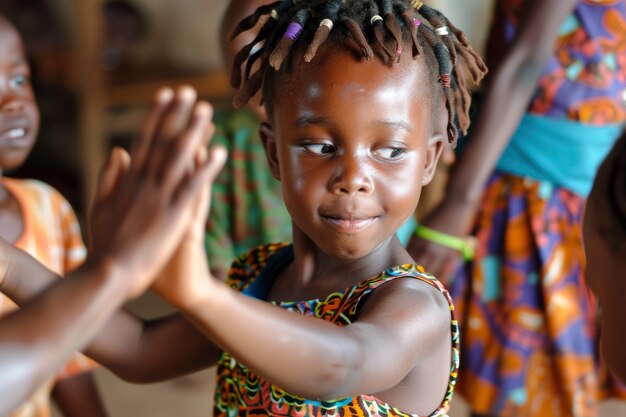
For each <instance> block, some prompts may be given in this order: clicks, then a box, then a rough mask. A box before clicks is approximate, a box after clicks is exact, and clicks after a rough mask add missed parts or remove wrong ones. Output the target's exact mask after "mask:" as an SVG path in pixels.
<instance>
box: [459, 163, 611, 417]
mask: <svg viewBox="0 0 626 417" xmlns="http://www.w3.org/2000/svg"><path fill="white" fill-rule="evenodd" d="M583 207H584V200H583V199H582V198H581V197H580V196H578V195H577V194H574V193H572V192H571V191H568V190H566V189H564V188H561V187H554V186H552V185H551V184H549V183H542V182H539V181H532V180H530V179H527V178H526V179H525V178H520V177H517V176H514V175H504V174H495V175H494V176H493V177H492V178H491V179H490V181H489V183H488V184H487V187H486V191H485V195H484V196H483V201H482V205H481V210H480V212H479V215H478V218H477V219H476V223H475V230H474V234H475V235H476V237H477V238H478V241H479V245H478V251H477V253H476V258H475V260H474V262H473V263H471V264H468V265H467V266H466V268H465V269H464V270H462V271H460V273H459V275H458V276H457V278H456V282H455V284H454V285H453V287H452V288H451V292H452V296H453V299H454V303H455V306H456V308H457V311H458V315H459V324H460V328H461V331H462V333H463V344H462V349H463V352H464V356H463V366H462V367H461V369H460V373H459V380H458V385H457V391H458V393H459V394H460V395H461V396H463V398H465V399H467V400H468V401H469V403H470V404H471V406H472V410H473V411H474V412H476V413H478V414H484V415H494V416H500V417H519V416H524V417H596V416H597V414H598V401H599V400H600V399H602V398H603V397H605V396H615V395H618V394H622V393H621V392H620V391H619V389H620V387H617V386H613V385H612V384H613V381H612V380H611V379H610V378H608V376H607V374H606V372H605V370H604V369H603V368H602V366H601V363H600V358H599V355H598V345H597V340H598V334H597V333H598V329H597V325H596V314H597V306H596V303H595V301H594V299H593V297H592V296H591V292H590V291H589V290H588V288H587V286H586V284H585V282H584V276H583V272H584V268H585V257H584V251H583V246H582V244H581V239H582V237H581V227H580V225H581V219H582V215H583Z"/></svg>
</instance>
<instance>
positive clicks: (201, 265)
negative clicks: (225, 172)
mask: <svg viewBox="0 0 626 417" xmlns="http://www.w3.org/2000/svg"><path fill="white" fill-rule="evenodd" d="M211 152H224V151H223V150H222V149H213V150H212V151H211ZM206 157H207V153H206V152H202V151H201V152H199V153H198V155H197V158H198V159H199V160H203V159H204V158H206ZM211 186H212V184H211ZM210 196H211V187H207V188H206V189H204V190H202V192H201V193H200V194H199V195H198V198H197V200H196V206H195V210H194V215H193V220H192V222H191V225H190V227H189V229H188V231H187V233H186V235H185V236H184V237H183V240H182V241H181V243H180V245H179V246H178V249H177V250H176V252H175V253H174V256H172V259H170V261H169V262H168V264H167V265H166V266H165V268H164V269H163V271H161V274H159V277H158V278H157V279H156V280H155V282H154V284H153V285H152V289H153V290H154V291H155V292H156V293H157V294H159V295H160V296H161V297H163V298H164V299H165V300H166V301H168V302H169V303H170V304H172V305H173V306H176V307H178V308H181V309H184V308H185V306H186V305H189V304H190V303H194V299H195V297H201V294H202V293H203V291H210V289H208V287H207V285H210V284H211V280H212V277H211V273H210V270H209V265H208V259H207V256H206V251H205V248H204V236H205V225H206V221H207V217H208V214H209V204H210V201H211V198H210Z"/></svg>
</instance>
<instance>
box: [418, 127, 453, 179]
mask: <svg viewBox="0 0 626 417" xmlns="http://www.w3.org/2000/svg"><path fill="white" fill-rule="evenodd" d="M445 146H448V145H447V143H444V137H443V135H442V134H440V133H437V134H434V135H432V136H431V137H430V138H429V139H428V145H427V147H426V159H425V161H424V175H423V176H422V186H424V185H428V184H430V182H431V181H432V180H433V177H434V176H435V171H436V170H437V163H438V162H439V158H440V157H441V154H442V153H443V149H444V147H445Z"/></svg>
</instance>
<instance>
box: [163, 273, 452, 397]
mask: <svg viewBox="0 0 626 417" xmlns="http://www.w3.org/2000/svg"><path fill="white" fill-rule="evenodd" d="M153 288H155V289H156V290H157V291H158V292H159V293H160V294H162V295H163V296H164V297H165V298H166V299H167V300H168V301H169V302H171V303H172V304H173V305H175V306H177V307H178V308H179V309H181V310H182V311H183V312H184V313H185V315H186V316H187V317H189V318H190V319H191V320H192V321H193V322H194V323H195V324H196V325H197V326H198V328H200V329H202V331H203V332H204V333H205V334H206V335H207V336H209V337H210V338H211V339H212V340H214V341H215V343H217V344H218V345H219V346H221V347H222V348H223V349H224V350H226V351H228V352H229V353H231V354H232V355H233V356H234V357H235V358H237V359H238V360H239V361H241V362H242V363H244V364H245V365H246V366H247V367H249V368H250V369H251V370H252V371H253V372H254V373H255V374H257V375H259V376H261V377H263V378H265V379H267V380H268V381H270V382H272V383H273V384H276V385H278V386H280V387H281V388H283V389H285V390H287V391H289V392H291V393H294V394H297V395H300V396H303V397H305V398H312V399H321V400H331V399H336V398H341V397H347V396H352V395H356V394H363V393H376V392H382V391H385V390H387V389H390V388H392V387H394V386H396V385H397V384H398V383H400V382H401V381H402V380H403V379H404V378H405V377H406V376H407V375H408V373H409V372H410V371H412V370H413V369H414V368H415V367H416V366H418V363H421V364H422V365H423V364H427V363H429V361H430V363H431V364H432V363H435V365H434V366H435V367H437V366H444V365H442V364H441V362H440V361H434V360H432V359H433V358H434V357H435V355H437V353H440V352H441V351H442V349H447V352H451V350H450V349H451V347H450V339H451V335H450V320H451V317H450V310H449V305H448V304H447V302H446V301H445V299H444V297H443V296H442V295H441V294H439V293H437V292H436V290H434V289H432V288H430V287H429V286H426V285H425V284H423V283H421V282H417V281H416V280H414V279H402V280H398V281H395V282H392V283H389V284H386V285H384V286H382V287H380V288H378V289H377V290H376V291H374V292H373V293H372V295H371V296H370V298H369V299H368V301H367V303H366V304H365V306H364V308H363V310H362V313H361V314H360V316H359V320H358V321H357V322H355V323H354V324H351V325H349V326H346V327H339V326H337V325H335V324H333V323H329V322H326V321H324V320H321V319H319V318H315V317H308V316H304V315H299V314H296V313H293V312H290V311H287V310H284V309H281V308H279V307H276V306H273V305H271V304H269V303H266V302H263V301H259V300H256V299H253V298H250V297H247V296H245V295H243V294H240V293H238V292H235V291H233V290H232V289H230V288H229V287H228V286H226V285H225V284H223V283H222V282H220V281H219V280H217V279H216V278H212V277H209V276H206V275H205V276H204V277H198V276H195V278H187V280H186V282H174V283H172V282H171V280H170V281H169V282H168V281H167V280H163V279H161V278H159V280H158V281H157V282H156V283H155V287H153ZM447 357H448V358H449V357H450V356H449V355H448V356H447ZM445 367H446V369H449V363H448V364H445ZM439 369H440V368H439ZM446 382H447V380H446ZM442 395H443V393H442Z"/></svg>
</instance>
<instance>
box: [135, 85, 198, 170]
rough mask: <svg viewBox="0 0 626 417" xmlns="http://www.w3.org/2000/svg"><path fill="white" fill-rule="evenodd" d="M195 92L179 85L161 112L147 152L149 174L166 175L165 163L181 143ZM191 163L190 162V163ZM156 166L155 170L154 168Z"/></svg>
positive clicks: (194, 99)
mask: <svg viewBox="0 0 626 417" xmlns="http://www.w3.org/2000/svg"><path fill="white" fill-rule="evenodd" d="M195 101H196V92H195V90H194V89H193V88H191V87H187V86H185V87H180V88H179V89H178V90H177V91H176V95H175V98H174V100H173V101H172V102H171V103H170V105H169V106H168V108H167V109H166V111H165V112H164V113H163V115H162V117H161V119H160V121H159V125H158V127H157V130H156V132H155V135H154V143H153V146H152V147H151V148H150V150H149V152H148V161H147V162H146V163H147V164H148V168H147V169H148V170H150V172H151V175H156V177H155V178H158V179H159V180H161V179H162V178H164V177H165V176H167V174H168V172H167V170H168V168H167V164H168V162H169V161H170V160H171V158H172V154H174V155H177V151H176V149H177V148H178V147H179V146H180V145H181V144H180V140H181V139H180V137H181V135H182V134H184V132H185V131H186V129H187V128H188V125H189V124H190V120H191V119H192V118H193V117H192V115H193V111H194V104H195ZM190 165H191V164H190ZM155 168H156V170H155Z"/></svg>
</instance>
